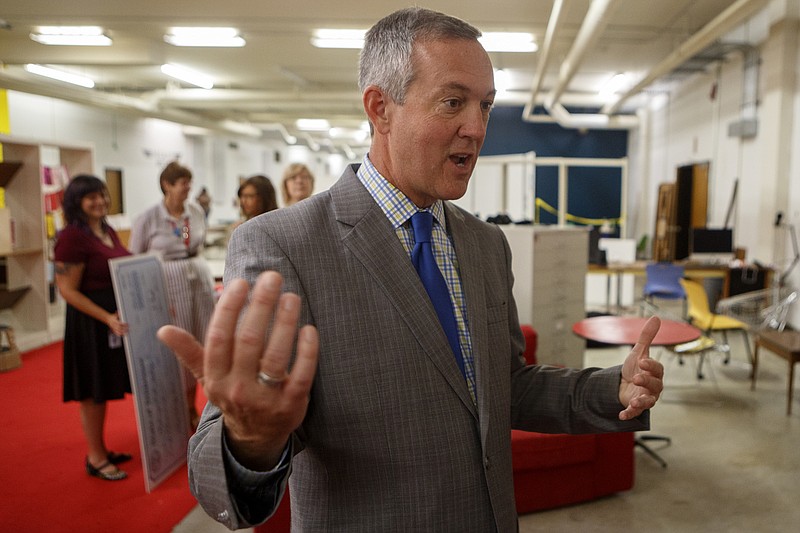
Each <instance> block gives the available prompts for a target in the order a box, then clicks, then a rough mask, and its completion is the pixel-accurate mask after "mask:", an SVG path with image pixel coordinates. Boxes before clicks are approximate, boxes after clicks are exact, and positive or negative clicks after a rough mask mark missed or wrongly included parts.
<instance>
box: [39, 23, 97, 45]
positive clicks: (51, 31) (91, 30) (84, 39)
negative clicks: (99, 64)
mask: <svg viewBox="0 0 800 533" xmlns="http://www.w3.org/2000/svg"><path fill="white" fill-rule="evenodd" d="M37 31H38V33H31V34H30V37H31V39H32V40H34V41H36V42H37V43H41V44H47V45H55V46H111V38H109V37H108V36H106V35H104V34H103V28H101V27H100V26H39V27H38V28H37Z"/></svg>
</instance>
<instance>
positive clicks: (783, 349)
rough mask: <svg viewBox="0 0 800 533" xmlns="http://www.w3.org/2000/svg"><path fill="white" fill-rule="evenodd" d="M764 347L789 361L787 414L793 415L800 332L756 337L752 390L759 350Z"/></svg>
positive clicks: (772, 331) (766, 331) (769, 333)
mask: <svg viewBox="0 0 800 533" xmlns="http://www.w3.org/2000/svg"><path fill="white" fill-rule="evenodd" d="M762 346H763V347H764V348H766V349H767V350H769V351H771V352H773V353H775V354H776V355H779V356H781V357H783V358H784V359H786V360H787V361H789V390H788V392H787V393H786V414H787V415H790V414H792V393H793V392H794V365H795V363H798V362H800V331H789V330H784V331H774V330H765V331H761V332H759V333H758V335H757V336H756V349H755V351H754V352H753V373H752V375H751V377H750V379H751V381H750V389H751V390H755V388H756V374H757V373H758V349H759V348H760V347H762Z"/></svg>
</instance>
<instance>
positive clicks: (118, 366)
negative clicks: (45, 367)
mask: <svg viewBox="0 0 800 533" xmlns="http://www.w3.org/2000/svg"><path fill="white" fill-rule="evenodd" d="M86 296H87V297H88V298H89V299H90V300H92V301H93V302H94V303H96V304H97V305H99V306H100V307H102V308H103V309H105V310H106V311H108V312H109V313H113V312H116V309H117V304H116V301H115V300H114V291H113V289H111V288H109V289H105V290H100V291H93V292H90V293H86ZM117 340H121V339H117ZM109 344H111V340H110V338H109V330H108V326H106V325H105V324H104V323H102V322H99V321H97V320H95V319H94V318H92V317H90V316H89V315H85V314H83V313H82V312H80V311H78V310H77V309H75V308H74V307H72V306H71V305H69V304H67V316H66V327H65V330H64V401H65V402H69V401H81V400H88V399H93V400H94V401H95V402H98V403H100V402H104V401H106V400H118V399H120V398H123V397H124V396H125V393H126V392H131V382H130V378H129V376H128V363H127V361H126V359H125V349H124V348H123V347H122V344H121V342H120V343H118V344H119V346H118V347H113V348H112V347H111V346H109Z"/></svg>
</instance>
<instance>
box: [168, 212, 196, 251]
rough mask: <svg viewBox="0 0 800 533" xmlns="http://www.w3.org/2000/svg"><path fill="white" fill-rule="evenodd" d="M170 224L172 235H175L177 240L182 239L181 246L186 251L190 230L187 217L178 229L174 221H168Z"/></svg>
mask: <svg viewBox="0 0 800 533" xmlns="http://www.w3.org/2000/svg"><path fill="white" fill-rule="evenodd" d="M170 224H172V233H174V234H175V236H176V237H178V238H179V239H183V245H184V246H185V247H186V249H187V250H188V249H189V242H190V241H189V235H190V228H191V225H190V224H189V217H188V216H187V217H183V226H182V227H178V225H177V224H176V223H175V221H174V220H170Z"/></svg>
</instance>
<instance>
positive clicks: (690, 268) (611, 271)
mask: <svg viewBox="0 0 800 533" xmlns="http://www.w3.org/2000/svg"><path fill="white" fill-rule="evenodd" d="M651 263H653V261H634V262H632V263H621V262H609V263H608V264H607V265H594V264H590V265H589V267H588V271H587V273H588V274H600V275H604V276H607V277H608V283H607V284H606V303H607V309H608V312H611V277H612V276H616V277H617V295H616V296H617V300H616V307H617V310H619V307H620V302H621V301H622V292H621V287H622V276H623V275H624V274H632V275H634V276H640V277H644V276H646V275H647V271H646V268H647V265H649V264H651ZM677 264H679V265H683V271H684V275H685V276H686V277H687V278H695V279H701V280H702V279H705V278H721V279H723V280H724V283H723V294H722V297H723V298H725V297H727V296H728V295H727V294H726V293H727V287H728V272H729V270H730V269H729V267H728V266H727V265H708V264H703V263H693V262H682V261H678V262H677Z"/></svg>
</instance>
